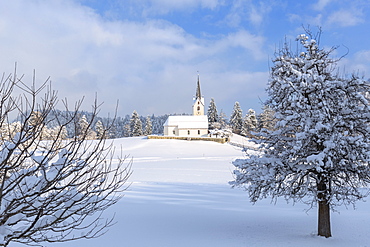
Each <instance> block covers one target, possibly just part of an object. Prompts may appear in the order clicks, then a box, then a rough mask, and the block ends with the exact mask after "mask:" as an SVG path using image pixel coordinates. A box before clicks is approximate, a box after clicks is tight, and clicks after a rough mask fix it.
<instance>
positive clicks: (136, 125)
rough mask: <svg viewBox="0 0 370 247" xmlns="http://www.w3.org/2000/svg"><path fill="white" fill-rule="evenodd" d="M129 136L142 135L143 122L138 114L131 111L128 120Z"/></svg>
mask: <svg viewBox="0 0 370 247" xmlns="http://www.w3.org/2000/svg"><path fill="white" fill-rule="evenodd" d="M130 128H131V136H141V135H143V124H142V122H141V120H140V117H139V114H138V113H137V112H136V111H133V113H132V115H131V120H130Z"/></svg>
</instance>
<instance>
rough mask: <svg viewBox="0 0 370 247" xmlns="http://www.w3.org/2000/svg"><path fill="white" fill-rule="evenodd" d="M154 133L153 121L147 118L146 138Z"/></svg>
mask: <svg viewBox="0 0 370 247" xmlns="http://www.w3.org/2000/svg"><path fill="white" fill-rule="evenodd" d="M152 132H153V126H152V121H151V119H150V116H147V117H146V121H145V133H144V135H146V136H148V135H151V134H152Z"/></svg>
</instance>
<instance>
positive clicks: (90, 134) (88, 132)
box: [78, 115, 96, 140]
mask: <svg viewBox="0 0 370 247" xmlns="http://www.w3.org/2000/svg"><path fill="white" fill-rule="evenodd" d="M78 136H79V138H80V139H82V138H83V139H87V140H94V139H96V132H95V131H93V130H92V129H91V123H89V122H88V121H87V118H86V115H83V116H82V117H81V118H80V120H79V121H78Z"/></svg>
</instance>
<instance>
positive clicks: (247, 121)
mask: <svg viewBox="0 0 370 247" xmlns="http://www.w3.org/2000/svg"><path fill="white" fill-rule="evenodd" d="M257 125H258V122H257V117H256V112H255V111H254V110H253V109H249V110H248V113H247V114H246V115H245V117H244V122H243V130H242V135H245V136H249V137H252V134H251V132H253V131H256V130H257Z"/></svg>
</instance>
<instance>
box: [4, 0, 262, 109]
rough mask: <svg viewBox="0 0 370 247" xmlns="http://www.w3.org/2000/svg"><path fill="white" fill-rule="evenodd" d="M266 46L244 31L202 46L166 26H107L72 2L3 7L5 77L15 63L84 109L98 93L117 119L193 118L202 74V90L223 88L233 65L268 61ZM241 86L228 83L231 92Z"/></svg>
mask: <svg viewBox="0 0 370 247" xmlns="http://www.w3.org/2000/svg"><path fill="white" fill-rule="evenodd" d="M188 2H189V4H194V2H195V1H188ZM202 3H203V4H208V5H207V6H209V7H212V6H213V5H212V3H215V1H206V0H204V1H203V2H202ZM263 42H264V38H262V37H260V36H256V35H252V34H250V33H249V32H247V31H245V30H241V31H238V32H234V33H230V34H228V35H226V36H220V38H218V39H212V40H202V39H197V38H195V37H193V36H191V35H189V34H187V33H186V32H185V31H184V30H183V29H182V28H180V27H178V26H176V25H173V24H171V23H169V22H167V21H159V20H152V21H147V22H144V23H139V22H130V21H108V20H105V19H102V17H100V16H99V15H97V14H96V13H95V12H93V11H92V10H91V9H89V8H87V7H84V6H81V5H79V4H76V3H75V2H74V1H72V0H64V1H61V0H60V1H47V0H40V1H27V0H13V1H2V2H0V54H2V59H1V60H0V67H1V68H2V71H5V72H12V71H13V66H14V62H18V70H19V71H20V72H21V73H26V77H25V79H26V82H27V79H30V77H31V73H32V70H33V69H36V72H37V75H38V78H39V79H40V80H41V81H42V80H44V79H45V78H47V77H48V76H51V79H52V81H53V85H54V87H55V88H56V89H57V90H58V91H59V95H60V97H62V98H64V97H68V98H69V99H70V100H71V101H75V100H77V99H79V98H81V97H82V96H86V105H85V106H86V107H87V106H89V105H90V103H91V100H92V99H93V98H94V96H95V92H97V93H98V97H99V99H100V100H102V101H104V102H105V105H104V106H103V112H108V111H110V112H112V111H113V109H114V107H115V103H116V100H117V99H119V100H120V109H121V110H120V112H119V113H120V114H126V113H131V112H132V111H133V110H134V109H135V110H138V112H139V113H140V114H143V115H145V114H152V113H154V114H164V113H173V112H190V108H189V109H188V107H190V106H188V105H189V104H191V103H188V99H190V101H189V102H191V97H192V95H193V94H194V90H195V82H196V71H197V70H200V71H201V73H204V74H207V75H209V78H210V79H212V81H206V80H204V84H207V83H210V84H212V87H214V88H221V87H224V86H225V81H223V80H222V79H223V78H228V77H230V78H231V77H233V76H234V77H235V76H236V75H240V70H241V66H243V64H237V63H236V62H235V61H243V60H247V59H245V57H244V56H245V55H247V57H248V60H249V61H247V62H249V63H251V64H253V63H254V61H255V60H259V59H261V58H263V57H264V52H263V49H262V47H263ZM240 52H241V53H242V54H243V57H238V56H239V55H240ZM225 68H226V69H225ZM203 71H204V72H203ZM248 74H250V73H247V72H245V73H244V77H243V76H238V78H248ZM215 75H217V76H215ZM252 77H253V76H252ZM205 78H206V77H205ZM240 80H242V79H240ZM235 81H238V80H235ZM28 82H29V80H28ZM246 83H248V82H246ZM250 83H254V81H252V82H250ZM251 85H253V84H251ZM236 86H238V83H236V82H234V81H231V82H229V84H228V86H227V87H230V88H233V87H236ZM237 91H238V92H240V90H237ZM235 93H236V92H235V90H234V91H233V90H227V91H225V92H223V94H222V95H223V97H224V98H228V99H230V98H231V99H232V98H234V96H235ZM205 94H206V93H205ZM262 94H263V92H262ZM206 95H207V94H206ZM208 95H209V94H208ZM208 95H207V96H208ZM216 100H217V98H216ZM229 107H230V108H232V104H231V105H230V106H229Z"/></svg>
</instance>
